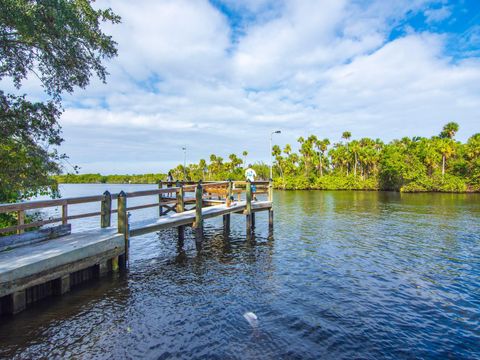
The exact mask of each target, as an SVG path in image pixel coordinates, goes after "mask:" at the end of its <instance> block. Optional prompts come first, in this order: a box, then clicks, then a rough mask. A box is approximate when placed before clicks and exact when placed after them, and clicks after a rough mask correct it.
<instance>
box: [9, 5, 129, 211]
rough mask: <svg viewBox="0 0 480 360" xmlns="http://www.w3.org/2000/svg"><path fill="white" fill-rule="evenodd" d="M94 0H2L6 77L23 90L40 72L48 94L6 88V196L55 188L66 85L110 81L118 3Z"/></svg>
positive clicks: (70, 89) (18, 196)
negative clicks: (108, 28)
mask: <svg viewBox="0 0 480 360" xmlns="http://www.w3.org/2000/svg"><path fill="white" fill-rule="evenodd" d="M91 3H92V1H88V0H42V1H32V0H2V1H1V2H0V80H3V81H4V82H5V81H6V80H8V79H9V80H11V82H12V83H13V85H14V87H15V88H16V89H17V91H16V92H17V93H20V94H21V89H22V85H23V84H24V82H25V81H28V79H30V78H32V77H36V78H38V79H39V80H40V82H41V84H42V87H43V89H44V92H45V96H44V101H31V100H30V99H29V97H28V95H26V94H23V95H18V94H17V93H15V91H11V92H12V93H5V92H4V91H3V90H0V135H1V139H2V141H1V143H0V166H1V168H2V172H1V173H0V202H9V201H16V200H18V199H22V198H26V197H30V196H32V195H35V194H39V193H55V184H56V183H55V181H54V180H53V179H52V177H51V175H52V174H55V173H59V171H60V169H61V164H60V161H61V160H62V159H64V158H65V156H64V155H62V154H59V152H58V146H59V145H60V144H61V143H62V141H63V139H62V137H61V128H60V125H59V123H58V120H59V117H60V115H61V113H62V107H61V99H62V94H63V93H71V92H73V91H74V89H75V88H76V87H80V88H85V87H86V86H87V85H88V84H89V81H90V78H91V77H92V76H97V77H98V78H100V79H101V80H102V81H105V79H106V76H107V70H106V68H105V66H104V65H103V61H104V59H107V58H112V57H114V56H116V54H117V50H116V43H115V42H114V41H113V40H112V38H111V37H110V36H108V35H106V34H105V33H103V31H102V29H101V24H102V23H103V22H111V23H114V24H115V23H118V22H119V21H120V18H119V17H118V16H117V15H115V14H114V13H113V12H112V11H111V9H103V10H102V9H94V8H93V7H92V5H91Z"/></svg>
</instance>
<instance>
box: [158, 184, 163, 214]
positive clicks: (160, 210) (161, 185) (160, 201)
mask: <svg viewBox="0 0 480 360" xmlns="http://www.w3.org/2000/svg"><path fill="white" fill-rule="evenodd" d="M158 188H159V189H162V188H163V182H162V180H160V181H159V182H158ZM158 204H159V206H158V216H162V215H163V207H162V194H158Z"/></svg>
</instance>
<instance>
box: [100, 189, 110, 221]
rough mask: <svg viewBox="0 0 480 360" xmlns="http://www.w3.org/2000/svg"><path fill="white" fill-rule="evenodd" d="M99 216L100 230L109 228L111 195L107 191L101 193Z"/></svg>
mask: <svg viewBox="0 0 480 360" xmlns="http://www.w3.org/2000/svg"><path fill="white" fill-rule="evenodd" d="M101 212H102V215H100V226H101V227H102V228H106V227H110V225H111V222H112V195H111V194H110V192H109V191H108V190H107V191H105V192H104V193H103V199H102V205H101Z"/></svg>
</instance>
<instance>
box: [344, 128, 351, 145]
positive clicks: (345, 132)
mask: <svg viewBox="0 0 480 360" xmlns="http://www.w3.org/2000/svg"><path fill="white" fill-rule="evenodd" d="M351 137H352V133H351V132H350V131H344V132H343V133H342V139H345V140H346V141H347V144H348V141H349V140H350V138H351Z"/></svg>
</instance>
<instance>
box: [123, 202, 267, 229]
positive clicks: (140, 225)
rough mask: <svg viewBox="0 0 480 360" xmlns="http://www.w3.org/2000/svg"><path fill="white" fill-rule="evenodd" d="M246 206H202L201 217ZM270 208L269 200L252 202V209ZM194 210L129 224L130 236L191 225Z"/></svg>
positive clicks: (237, 209)
mask: <svg viewBox="0 0 480 360" xmlns="http://www.w3.org/2000/svg"><path fill="white" fill-rule="evenodd" d="M246 207H247V202H246V201H237V202H233V203H232V204H231V205H230V206H229V207H227V205H226V204H224V203H222V204H221V205H214V206H209V207H206V208H202V218H203V219H210V218H213V217H217V216H222V215H227V214H234V213H243V212H244V211H245V209H246ZM271 208H272V202H271V201H254V202H252V211H253V212H258V211H265V210H269V209H271ZM195 216H196V210H187V211H184V212H181V213H173V214H169V215H164V216H161V217H160V218H158V219H149V220H144V221H139V222H135V223H131V224H130V237H134V236H138V235H143V234H148V233H151V232H153V231H158V230H161V229H166V228H172V227H178V226H184V225H191V224H193V223H194V222H195Z"/></svg>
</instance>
